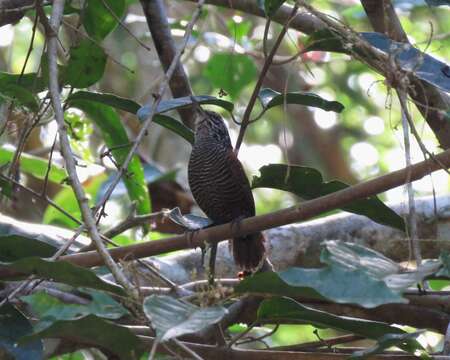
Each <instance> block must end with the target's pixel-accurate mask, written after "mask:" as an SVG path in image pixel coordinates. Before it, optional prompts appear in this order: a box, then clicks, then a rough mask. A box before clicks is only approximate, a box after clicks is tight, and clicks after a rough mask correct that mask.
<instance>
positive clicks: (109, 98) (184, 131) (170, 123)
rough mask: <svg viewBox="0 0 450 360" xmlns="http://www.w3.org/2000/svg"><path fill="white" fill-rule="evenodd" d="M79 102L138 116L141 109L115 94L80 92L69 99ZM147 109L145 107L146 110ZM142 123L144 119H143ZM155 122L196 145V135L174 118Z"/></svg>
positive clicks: (163, 116)
mask: <svg viewBox="0 0 450 360" xmlns="http://www.w3.org/2000/svg"><path fill="white" fill-rule="evenodd" d="M77 100H88V101H92V102H98V103H101V104H105V105H109V106H112V107H114V108H116V109H119V110H123V111H127V112H129V113H131V114H137V113H138V110H139V109H140V108H141V105H139V104H138V103H137V102H135V101H133V100H130V99H127V98H123V97H120V96H116V95H113V94H105V93H96V92H92V91H78V92H76V93H74V94H72V95H70V96H69V97H68V98H67V102H68V103H70V102H72V101H77ZM144 108H145V107H143V109H144ZM141 121H142V119H141ZM153 121H154V122H155V123H156V124H158V125H161V126H162V127H165V128H166V129H168V130H170V131H172V132H174V133H175V134H177V135H179V136H181V137H182V138H184V139H185V140H187V141H188V142H189V143H191V144H193V143H194V133H193V131H192V130H191V129H189V128H188V127H187V126H185V125H183V124H182V123H181V122H180V121H178V120H175V119H174V118H172V117H170V116H167V115H160V114H157V115H155V116H154V117H153Z"/></svg>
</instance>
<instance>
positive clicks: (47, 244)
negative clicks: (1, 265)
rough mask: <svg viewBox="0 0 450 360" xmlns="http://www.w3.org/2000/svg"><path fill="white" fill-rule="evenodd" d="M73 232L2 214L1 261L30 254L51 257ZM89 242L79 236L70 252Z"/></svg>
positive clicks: (0, 229)
mask: <svg viewBox="0 0 450 360" xmlns="http://www.w3.org/2000/svg"><path fill="white" fill-rule="evenodd" d="M72 236H73V232H71V231H68V230H65V229H61V228H57V227H54V226H49V225H40V224H34V223H28V222H23V221H17V220H15V219H13V218H10V217H8V216H4V215H2V214H0V261H4V262H11V261H15V260H18V259H21V258H26V257H30V256H38V257H50V256H52V255H53V254H54V253H55V252H56V251H57V250H58V249H59V248H60V247H61V245H62V244H63V242H64V241H65V240H66V239H70V238H71V237H72ZM87 244H89V239H88V238H86V237H84V236H83V235H80V236H78V238H77V240H76V241H74V243H73V244H72V246H70V248H69V250H68V253H69V254H70V253H72V252H74V251H78V250H79V249H80V248H82V247H84V246H86V245H87Z"/></svg>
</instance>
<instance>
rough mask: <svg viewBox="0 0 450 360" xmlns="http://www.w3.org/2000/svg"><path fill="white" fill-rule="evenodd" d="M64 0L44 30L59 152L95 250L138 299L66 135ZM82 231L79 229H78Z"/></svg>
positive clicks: (56, 3)
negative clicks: (61, 67) (105, 238)
mask: <svg viewBox="0 0 450 360" xmlns="http://www.w3.org/2000/svg"><path fill="white" fill-rule="evenodd" d="M64 2H65V1H64V0H54V1H53V7H52V15H51V18H50V23H49V24H50V27H51V29H52V32H51V33H48V34H47V37H48V50H47V51H48V66H49V91H50V95H51V99H52V104H53V110H54V113H55V119H56V122H57V124H58V133H59V142H60V146H61V153H62V156H63V158H64V161H65V164H66V169H67V173H68V176H69V180H70V185H71V187H72V189H73V190H74V193H75V196H76V198H77V201H78V204H79V206H80V210H81V213H82V216H83V220H84V222H85V225H86V228H87V230H88V232H89V235H90V236H91V238H92V240H93V241H94V243H95V244H96V246H97V251H98V252H99V254H100V256H101V257H102V259H103V260H104V262H105V264H106V266H107V267H108V268H109V270H110V271H111V273H112V274H113V276H114V278H115V279H116V281H117V283H119V284H120V285H122V286H123V287H124V289H125V290H126V291H127V292H128V294H129V295H130V296H131V297H132V298H133V299H135V300H137V299H138V293H137V290H136V289H135V288H134V286H133V285H132V284H131V283H130V282H129V281H128V279H127V278H126V277H125V275H124V274H123V272H122V270H121V269H120V268H119V266H118V265H117V264H116V263H115V262H114V260H113V259H112V258H111V255H110V254H109V252H108V251H107V249H106V247H105V245H104V244H103V242H102V239H101V237H100V234H99V232H98V229H97V226H96V222H95V219H94V216H93V214H92V212H91V209H90V207H89V203H88V198H87V197H86V194H85V192H84V189H83V186H82V184H81V182H80V179H79V178H78V175H77V171H76V162H75V158H74V156H73V153H72V149H71V146H70V142H69V138H68V135H67V127H66V124H65V121H64V112H63V108H62V106H61V99H60V93H59V91H60V90H59V83H58V64H57V47H58V37H57V34H58V30H59V27H60V24H61V20H62V15H63V10H64ZM78 231H79V232H80V233H81V229H79V230H78Z"/></svg>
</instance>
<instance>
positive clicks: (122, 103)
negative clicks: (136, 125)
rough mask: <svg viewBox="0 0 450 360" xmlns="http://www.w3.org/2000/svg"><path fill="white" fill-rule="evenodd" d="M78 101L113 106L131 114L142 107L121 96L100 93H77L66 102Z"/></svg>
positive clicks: (81, 91)
mask: <svg viewBox="0 0 450 360" xmlns="http://www.w3.org/2000/svg"><path fill="white" fill-rule="evenodd" d="M76 100H88V101H95V102H98V103H101V104H104V105H109V106H112V107H114V108H116V109H119V110H123V111H126V112H129V113H131V114H136V113H137V112H138V110H139V108H140V107H141V105H139V104H138V103H137V102H135V101H133V100H131V99H127V98H124V97H121V96H117V95H114V94H107V93H99V92H94V91H85V90H80V91H77V92H76V93H73V94H71V95H70V96H69V97H68V98H67V100H66V102H67V103H69V104H70V103H71V102H73V101H76Z"/></svg>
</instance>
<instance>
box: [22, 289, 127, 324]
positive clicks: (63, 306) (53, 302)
mask: <svg viewBox="0 0 450 360" xmlns="http://www.w3.org/2000/svg"><path fill="white" fill-rule="evenodd" d="M83 292H84V293H86V294H87V295H88V296H89V298H90V301H89V302H88V303H87V304H67V303H64V302H62V301H61V300H59V299H57V298H55V297H53V296H51V295H49V294H47V293H46V292H45V291H38V292H36V293H34V294H32V295H28V296H22V297H21V298H20V299H21V300H22V301H25V302H26V303H27V304H28V305H29V306H30V307H31V309H32V311H33V314H34V315H36V317H37V318H38V319H39V322H37V323H36V324H35V325H34V330H35V331H41V330H44V329H46V328H48V327H49V326H50V325H52V324H53V323H55V322H56V321H60V320H76V319H78V318H80V317H82V316H87V315H95V316H98V317H101V318H105V319H112V320H114V319H119V318H121V317H123V316H125V315H127V314H128V311H127V310H125V308H124V307H123V306H122V305H120V304H119V303H118V302H116V301H115V300H114V299H113V298H112V297H111V296H109V295H107V294H105V293H102V292H99V291H93V290H83Z"/></svg>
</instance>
